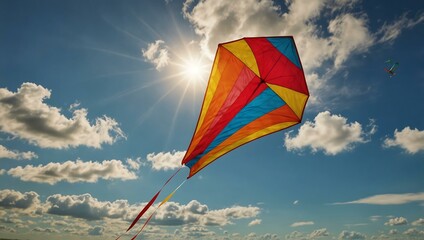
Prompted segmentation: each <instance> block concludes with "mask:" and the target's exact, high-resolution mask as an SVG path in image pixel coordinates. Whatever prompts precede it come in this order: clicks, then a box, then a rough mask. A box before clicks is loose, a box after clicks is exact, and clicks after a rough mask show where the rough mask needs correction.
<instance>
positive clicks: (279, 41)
mask: <svg viewBox="0 0 424 240" xmlns="http://www.w3.org/2000/svg"><path fill="white" fill-rule="evenodd" d="M308 98H309V92H308V88H307V86H306V80H305V75H304V73H303V69H302V64H301V63H300V59H299V55H298V53H297V49H296V45H295V43H294V40H293V38H292V37H256V38H243V39H239V40H236V41H232V42H227V43H222V44H219V45H218V50H217V52H216V55H215V60H214V63H213V66H212V72H211V74H210V77H209V83H208V86H207V88H206V93H205V97H204V99H203V105H202V109H201V112H200V116H199V119H198V122H197V126H196V129H195V132H194V134H193V138H192V140H191V142H190V145H189V147H188V150H187V152H186V155H185V156H184V158H183V160H182V162H181V164H182V165H181V167H183V166H184V165H185V166H187V167H189V168H190V173H189V176H188V177H187V178H191V177H192V176H193V175H195V174H196V173H198V172H199V171H200V170H202V169H203V168H204V167H206V166H207V165H208V164H210V163H212V162H213V161H215V160H216V159H217V158H219V157H221V156H222V155H224V154H226V153H228V152H230V151H232V150H234V149H235V148H237V147H240V146H241V145H243V144H246V143H248V142H250V141H253V140H255V139H257V138H260V137H263V136H265V135H268V134H271V133H274V132H276V131H280V130H282V129H285V128H288V127H291V126H293V125H295V124H298V123H300V122H301V120H302V115H303V111H304V109H305V105H306V101H307V100H308ZM181 167H180V168H179V169H178V170H177V172H175V173H174V174H173V175H172V176H171V177H170V178H169V179H168V180H167V181H166V182H165V184H164V185H163V186H162V188H161V189H159V191H158V192H157V193H156V194H155V195H154V196H153V198H152V199H151V200H150V201H149V202H148V203H147V204H146V206H145V207H144V208H143V209H142V210H141V211H140V213H139V214H138V215H137V217H136V218H135V219H134V220H133V222H132V223H131V225H130V226H129V227H128V229H127V230H126V232H128V231H129V230H131V229H132V228H133V227H134V225H135V224H136V223H137V222H138V221H139V220H140V218H141V217H142V216H143V215H144V214H145V213H146V212H147V210H148V209H149V208H150V207H151V206H153V204H154V202H155V201H156V199H157V197H158V196H159V194H160V193H161V191H162V189H163V188H164V187H165V185H167V184H168V183H169V181H170V180H171V179H172V178H173V177H174V176H175V175H176V174H177V173H178V172H179V171H180V170H181ZM186 180H187V179H186ZM184 182H185V181H183V182H182V183H181V184H180V185H179V186H178V187H177V188H176V189H175V190H174V191H173V192H172V193H171V194H169V195H168V196H167V197H166V198H165V199H164V200H163V201H162V202H161V203H160V204H159V205H158V206H157V207H156V209H155V210H154V211H153V212H151V213H150V216H149V217H148V218H147V220H146V221H145V222H144V225H143V226H142V227H141V229H140V230H139V231H138V232H137V233H136V234H135V235H134V237H133V238H132V239H136V238H137V236H138V235H139V234H140V233H141V232H142V230H143V229H144V228H145V227H146V225H147V224H148V222H149V221H150V220H151V219H152V217H153V215H154V214H155V212H156V211H157V210H158V209H159V208H160V207H161V206H162V205H164V204H165V203H166V202H167V201H169V199H170V198H171V197H172V196H173V195H174V193H175V192H176V191H177V190H178V189H179V188H180V187H181V186H182V185H183V184H184ZM121 236H122V234H121V235H119V236H118V237H117V238H116V239H120V237H121Z"/></svg>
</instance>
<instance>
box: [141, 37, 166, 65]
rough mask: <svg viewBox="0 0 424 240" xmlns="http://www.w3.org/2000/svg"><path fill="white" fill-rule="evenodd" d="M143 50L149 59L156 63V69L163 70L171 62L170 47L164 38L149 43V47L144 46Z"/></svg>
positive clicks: (145, 56) (144, 55)
mask: <svg viewBox="0 0 424 240" xmlns="http://www.w3.org/2000/svg"><path fill="white" fill-rule="evenodd" d="M141 52H142V54H143V57H144V58H145V59H146V60H147V61H149V62H151V63H153V64H154V65H155V67H156V70H161V69H162V68H163V67H165V66H166V65H168V63H169V54H168V47H167V46H166V45H165V42H164V41H163V40H156V41H155V42H154V43H149V44H148V46H147V48H146V49H144V48H143V49H142V50H141Z"/></svg>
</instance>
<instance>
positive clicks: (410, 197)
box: [335, 193, 424, 205]
mask: <svg viewBox="0 0 424 240" xmlns="http://www.w3.org/2000/svg"><path fill="white" fill-rule="evenodd" d="M423 201H424V193H404V194H380V195H374V196H370V197H366V198H362V199H358V200H355V201H350V202H341V203H335V204H373V205H398V204H406V203H410V202H423Z"/></svg>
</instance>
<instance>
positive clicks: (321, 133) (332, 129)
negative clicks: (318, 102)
mask: <svg viewBox="0 0 424 240" xmlns="http://www.w3.org/2000/svg"><path fill="white" fill-rule="evenodd" d="M370 127H371V130H369V132H365V131H364V130H363V129H362V125H361V124H360V123H358V122H353V123H347V119H346V118H345V117H343V116H340V115H332V114H331V113H330V112H328V111H325V112H320V113H318V115H317V116H316V117H315V119H314V122H310V121H306V122H305V123H304V124H303V125H302V126H301V127H300V129H299V132H298V134H297V136H293V137H292V136H291V133H292V132H293V131H290V132H288V133H286V136H285V147H286V148H287V150H288V151H292V150H300V149H302V148H306V147H310V148H311V149H312V151H313V152H317V151H318V150H323V151H324V153H325V154H327V155H336V154H338V153H341V152H343V151H346V150H350V149H352V148H353V145H354V144H356V143H364V142H367V141H368V140H367V139H366V138H367V137H368V136H369V135H372V134H373V133H374V132H375V126H374V125H371V126H370Z"/></svg>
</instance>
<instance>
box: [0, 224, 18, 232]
mask: <svg viewBox="0 0 424 240" xmlns="http://www.w3.org/2000/svg"><path fill="white" fill-rule="evenodd" d="M0 232H11V233H14V232H16V230H15V229H14V228H11V227H8V226H5V225H0Z"/></svg>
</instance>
